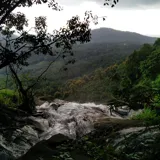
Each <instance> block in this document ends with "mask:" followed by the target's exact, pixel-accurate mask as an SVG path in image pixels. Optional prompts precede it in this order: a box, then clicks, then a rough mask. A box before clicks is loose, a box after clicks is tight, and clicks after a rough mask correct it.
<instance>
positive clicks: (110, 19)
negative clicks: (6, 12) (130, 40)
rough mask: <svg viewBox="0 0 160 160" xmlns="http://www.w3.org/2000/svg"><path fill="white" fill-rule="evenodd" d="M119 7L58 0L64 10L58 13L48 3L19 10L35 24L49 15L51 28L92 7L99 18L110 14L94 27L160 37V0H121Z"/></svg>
mask: <svg viewBox="0 0 160 160" xmlns="http://www.w3.org/2000/svg"><path fill="white" fill-rule="evenodd" d="M119 1H120V2H119V3H118V4H117V6H116V7H115V8H108V7H104V6H103V3H104V0H57V2H59V3H60V4H61V5H62V6H63V8H64V9H63V11H61V12H57V11H53V10H51V9H48V7H47V6H45V5H41V6H35V7H32V8H29V9H26V8H23V9H19V10H20V11H23V12H24V13H26V15H27V17H28V18H29V19H30V25H31V26H32V25H33V22H34V17H35V16H40V15H41V16H47V19H48V26H49V30H50V31H51V30H53V29H58V28H60V27H62V26H64V25H65V24H66V21H67V20H68V19H70V18H71V17H72V16H74V15H79V16H81V17H83V16H84V12H85V11H86V10H92V11H93V13H94V14H97V15H98V16H99V17H101V16H107V19H106V21H102V20H100V21H99V24H98V25H96V26H95V25H93V24H92V28H93V29H94V28H100V27H109V28H114V29H118V30H123V31H132V32H137V33H140V34H144V35H149V36H157V37H158V36H160V17H159V15H160V0H119Z"/></svg>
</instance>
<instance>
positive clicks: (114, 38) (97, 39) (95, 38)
mask: <svg viewBox="0 0 160 160" xmlns="http://www.w3.org/2000/svg"><path fill="white" fill-rule="evenodd" d="M155 40H156V38H154V37H148V36H144V35H141V34H138V33H134V32H124V31H119V30H115V29H111V28H99V29H94V30H92V40H91V42H92V43H121V42H123V43H137V44H144V43H154V42H155Z"/></svg>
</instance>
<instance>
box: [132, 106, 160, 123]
mask: <svg viewBox="0 0 160 160" xmlns="http://www.w3.org/2000/svg"><path fill="white" fill-rule="evenodd" d="M132 119H133V120H142V121H144V122H145V123H147V124H150V125H158V124H160V115H158V114H157V112H156V110H151V109H150V108H145V109H144V110H143V111H142V112H141V113H139V114H137V115H133V116H132Z"/></svg>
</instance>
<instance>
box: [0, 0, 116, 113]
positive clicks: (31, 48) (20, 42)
mask: <svg viewBox="0 0 160 160" xmlns="http://www.w3.org/2000/svg"><path fill="white" fill-rule="evenodd" d="M110 1H111V0H107V1H106V2H107V3H106V4H107V5H109V4H108V2H110ZM117 2H118V0H117V1H116V0H114V2H113V4H116V3H117ZM43 3H47V4H48V7H49V8H52V9H54V10H59V11H60V10H61V7H60V6H59V5H58V3H57V2H55V1H54V0H8V1H6V0H1V2H0V17H1V18H0V31H1V34H2V35H3V41H2V42H1V43H0V69H2V68H4V67H6V66H7V67H9V69H10V72H11V74H12V77H13V79H14V80H15V83H16V85H17V87H18V91H19V92H20V95H21V96H22V100H23V104H24V105H25V106H26V107H24V108H23V109H24V110H26V111H30V112H31V110H32V108H33V105H30V104H32V102H30V99H32V98H29V97H32V94H31V92H30V90H31V89H32V87H34V86H35V84H36V83H33V84H32V85H31V86H29V87H27V88H26V89H24V87H23V84H22V82H21V80H20V78H19V77H18V74H17V72H16V71H17V70H21V69H22V67H23V66H28V65H29V63H28V62H27V60H28V58H29V57H31V56H32V55H33V54H44V55H47V54H49V55H52V56H54V57H55V59H54V60H53V62H54V61H55V60H56V59H57V58H59V57H62V58H66V57H69V58H68V63H74V62H75V60H74V58H73V52H72V46H73V45H74V44H76V43H85V42H89V41H90V38H91V33H90V31H91V30H90V28H89V23H90V22H91V20H92V19H93V20H94V22H95V23H96V21H97V17H94V16H93V14H92V12H91V11H86V13H85V18H84V20H83V21H81V20H80V18H79V17H78V16H74V17H72V18H71V19H70V20H69V21H68V22H67V24H66V27H63V28H61V29H60V30H59V31H57V30H54V31H53V33H52V34H50V33H48V32H47V23H46V17H43V16H40V17H35V26H33V30H34V33H32V34H31V32H30V30H29V31H28V30H27V29H26V27H27V26H28V20H27V18H26V16H25V15H24V14H23V13H20V12H18V13H13V11H14V10H15V9H16V8H17V7H31V6H33V5H41V4H43ZM112 7H113V6H112ZM95 20H96V21H95ZM15 35H16V36H15ZM55 47H56V48H61V49H62V51H61V52H57V51H56V50H55ZM51 64H52V63H51ZM51 64H50V65H49V66H51ZM15 68H16V69H15ZM46 70H47V69H45V70H44V72H45V71H46ZM44 72H43V73H44ZM43 73H42V74H41V75H40V76H39V77H38V80H39V79H40V78H41V76H42V75H43ZM28 93H30V94H28Z"/></svg>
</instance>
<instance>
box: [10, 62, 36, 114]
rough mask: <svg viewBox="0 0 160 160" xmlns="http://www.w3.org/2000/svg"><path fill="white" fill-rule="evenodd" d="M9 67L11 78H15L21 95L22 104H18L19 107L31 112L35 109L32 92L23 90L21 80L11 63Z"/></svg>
mask: <svg viewBox="0 0 160 160" xmlns="http://www.w3.org/2000/svg"><path fill="white" fill-rule="evenodd" d="M9 69H10V71H11V73H12V77H13V79H14V80H15V82H16V84H17V87H18V91H19V94H20V96H21V100H22V104H21V105H20V106H19V108H20V109H22V110H24V111H26V112H29V113H32V112H33V111H34V109H35V108H34V107H35V102H34V98H33V95H32V92H31V93H30V92H29V90H25V89H24V88H23V85H22V82H21V80H20V79H19V77H18V75H17V73H16V71H15V70H14V69H13V68H12V66H11V65H9Z"/></svg>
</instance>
